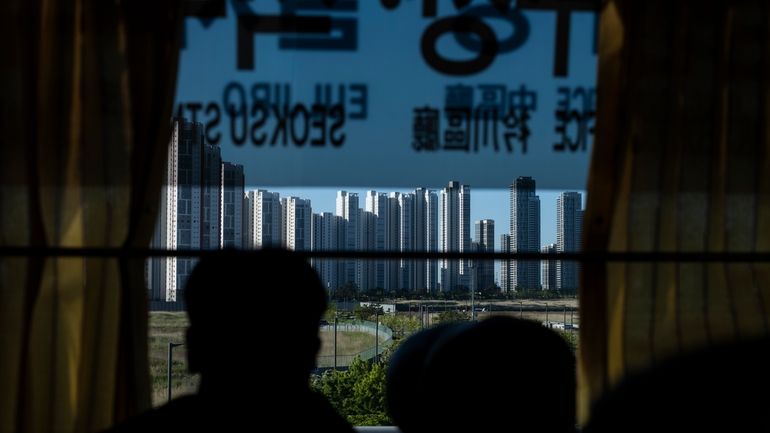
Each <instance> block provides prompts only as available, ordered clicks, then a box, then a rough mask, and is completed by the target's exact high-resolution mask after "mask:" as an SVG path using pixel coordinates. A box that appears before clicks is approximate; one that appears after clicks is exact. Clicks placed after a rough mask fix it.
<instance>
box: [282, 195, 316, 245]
mask: <svg viewBox="0 0 770 433" xmlns="http://www.w3.org/2000/svg"><path fill="white" fill-rule="evenodd" d="M282 203H283V206H282V207H283V212H282V213H283V214H284V215H285V219H284V221H285V233H286V243H285V244H284V247H286V248H287V249H290V250H293V251H310V245H311V240H312V229H311V225H312V221H313V209H312V207H311V206H310V200H306V199H301V198H299V197H286V198H284V199H282Z"/></svg>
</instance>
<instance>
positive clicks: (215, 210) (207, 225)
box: [193, 129, 222, 250]
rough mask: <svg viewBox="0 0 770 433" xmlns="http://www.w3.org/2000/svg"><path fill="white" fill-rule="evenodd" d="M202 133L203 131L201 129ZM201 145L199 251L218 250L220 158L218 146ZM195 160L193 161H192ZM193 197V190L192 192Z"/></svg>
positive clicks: (220, 199)
mask: <svg viewBox="0 0 770 433" xmlns="http://www.w3.org/2000/svg"><path fill="white" fill-rule="evenodd" d="M201 131H203V129H201ZM200 141H201V143H202V145H201V147H202V150H203V153H202V158H203V161H202V167H201V187H200V189H199V191H200V194H201V203H202V209H201V244H200V247H201V249H208V250H216V249H219V248H220V244H221V241H220V236H221V233H220V232H221V217H222V210H221V206H222V156H221V153H220V149H219V146H213V145H211V144H206V143H205V142H203V137H201V138H200ZM193 160H195V159H193ZM193 195H195V189H194V190H193Z"/></svg>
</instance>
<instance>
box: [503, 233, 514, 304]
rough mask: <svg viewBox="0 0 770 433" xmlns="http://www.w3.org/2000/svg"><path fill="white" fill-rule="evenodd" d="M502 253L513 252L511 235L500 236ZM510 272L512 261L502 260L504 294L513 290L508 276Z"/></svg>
mask: <svg viewBox="0 0 770 433" xmlns="http://www.w3.org/2000/svg"><path fill="white" fill-rule="evenodd" d="M500 252H501V253H510V252H511V235H509V234H502V235H500ZM510 271H511V261H510V260H502V261H501V262H500V291H501V292H503V293H507V292H509V291H511V290H513V287H511V279H510V278H509V276H508V273H509V272H510Z"/></svg>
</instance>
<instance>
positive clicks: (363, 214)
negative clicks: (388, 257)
mask: <svg viewBox="0 0 770 433" xmlns="http://www.w3.org/2000/svg"><path fill="white" fill-rule="evenodd" d="M358 212H359V225H360V228H361V233H360V242H361V246H360V247H359V250H361V251H375V249H376V247H377V216H376V215H375V214H374V213H372V212H369V211H365V210H361V209H359V210H358ZM358 262H359V263H358V268H359V270H360V274H359V279H358V282H357V284H358V288H359V289H360V290H361V291H362V292H368V291H370V290H373V289H376V288H377V283H376V281H375V277H376V272H375V271H376V269H377V265H376V263H375V262H372V261H370V260H359V261H358Z"/></svg>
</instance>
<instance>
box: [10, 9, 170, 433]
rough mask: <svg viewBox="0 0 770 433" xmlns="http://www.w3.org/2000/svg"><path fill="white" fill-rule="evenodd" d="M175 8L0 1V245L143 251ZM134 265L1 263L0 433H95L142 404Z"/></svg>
mask: <svg viewBox="0 0 770 433" xmlns="http://www.w3.org/2000/svg"><path fill="white" fill-rule="evenodd" d="M181 12H182V10H181V5H180V2H179V1H165V2H152V3H150V2H126V3H122V2H101V1H96V0H92V1H87V0H72V1H64V2H59V1H51V0H39V1H15V0H9V1H7V2H3V3H2V6H0V27H2V29H0V35H2V40H4V41H6V46H5V48H7V51H6V54H7V55H5V56H4V57H5V59H4V61H3V64H2V70H1V71H0V72H1V73H2V76H0V86H2V87H1V88H2V91H3V95H4V97H6V96H5V95H7V102H6V103H4V104H3V107H2V113H1V117H0V119H2V128H3V130H4V132H5V138H6V144H4V145H3V146H0V155H1V157H0V164H2V167H1V168H0V244H2V245H6V246H39V247H45V246H62V247H115V248H119V247H123V246H147V245H149V242H150V237H151V231H152V224H154V221H155V214H156V213H157V207H158V197H159V193H160V189H161V186H162V180H161V178H162V168H163V164H164V161H165V158H166V151H167V143H168V140H169V137H170V121H169V119H170V116H171V106H172V103H173V95H174V90H175V79H176V70H177V62H178V53H179V41H180V30H181V24H182V18H183V17H182V13H181ZM143 265H144V263H143V260H141V259H131V258H84V257H67V258H62V257H47V258H45V257H22V258H8V257H2V258H0V347H1V348H2V352H0V432H5V431H7V432H16V431H45V432H48V431H63V432H70V431H95V430H99V429H103V428H105V427H107V426H109V425H111V424H112V423H113V422H115V421H119V420H121V419H124V418H125V417H127V416H130V415H133V414H135V413H138V412H140V411H142V410H144V409H146V408H148V407H149V405H150V392H149V375H148V371H149V368H148V365H147V363H148V360H147V323H146V321H147V298H146V296H147V295H146V288H145V285H144V276H143Z"/></svg>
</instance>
